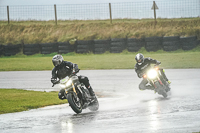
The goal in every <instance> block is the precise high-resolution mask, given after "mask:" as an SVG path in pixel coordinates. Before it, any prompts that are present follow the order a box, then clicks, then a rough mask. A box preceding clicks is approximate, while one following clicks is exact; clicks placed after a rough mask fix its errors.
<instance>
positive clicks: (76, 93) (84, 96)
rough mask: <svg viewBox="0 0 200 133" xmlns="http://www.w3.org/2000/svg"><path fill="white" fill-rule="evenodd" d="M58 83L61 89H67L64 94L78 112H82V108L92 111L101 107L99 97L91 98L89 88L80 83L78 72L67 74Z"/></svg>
mask: <svg viewBox="0 0 200 133" xmlns="http://www.w3.org/2000/svg"><path fill="white" fill-rule="evenodd" d="M58 83H59V84H60V87H61V89H64V90H65V93H64V96H65V98H66V99H67V100H68V103H69V105H70V106H71V108H72V109H73V110H74V112H76V113H77V114H78V113H81V112H82V110H83V109H86V108H88V109H89V110H91V111H97V110H98V109H99V102H98V100H97V98H96V97H95V99H91V95H90V93H89V91H88V89H87V88H86V87H85V85H84V84H83V83H80V81H79V79H78V76H77V75H76V74H72V75H70V76H66V77H65V78H63V79H61V80H60V81H59V82H58ZM54 85H55V84H54ZM54 85H53V86H54ZM53 86H52V87H53Z"/></svg>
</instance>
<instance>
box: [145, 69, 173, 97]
mask: <svg viewBox="0 0 200 133" xmlns="http://www.w3.org/2000/svg"><path fill="white" fill-rule="evenodd" d="M143 78H146V79H147V81H148V83H147V84H150V85H151V86H154V91H155V93H156V92H157V93H158V94H160V95H162V96H163V97H164V98H166V97H167V96H168V94H167V92H169V91H170V89H171V88H170V87H169V83H168V82H167V81H166V80H165V79H164V78H163V77H162V74H161V72H160V69H159V67H158V66H157V65H155V66H154V67H151V68H150V69H149V70H147V72H146V73H145V74H144V75H143Z"/></svg>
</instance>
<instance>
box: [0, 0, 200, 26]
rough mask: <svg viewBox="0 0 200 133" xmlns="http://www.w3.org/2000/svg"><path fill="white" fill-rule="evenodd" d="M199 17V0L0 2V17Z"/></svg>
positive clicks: (65, 18)
mask: <svg viewBox="0 0 200 133" xmlns="http://www.w3.org/2000/svg"><path fill="white" fill-rule="evenodd" d="M191 17H200V0H168V1H138V2H127V3H99V4H71V5H38V6H37V5H34V6H31V5H30V6H25V5H22V6H14V5H12V6H0V21H8V23H9V22H10V21H27V20H29V21H30V20H31V21H33V20H34V21H49V20H55V21H56V24H57V20H105V19H110V20H111V22H112V19H153V18H191Z"/></svg>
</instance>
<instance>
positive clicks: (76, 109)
mask: <svg viewBox="0 0 200 133" xmlns="http://www.w3.org/2000/svg"><path fill="white" fill-rule="evenodd" d="M67 100H68V102H69V105H70V106H71V108H72V109H73V110H74V112H76V113H77V114H78V113H81V112H82V106H81V102H80V101H78V100H77V98H76V97H75V96H74V95H73V94H72V93H68V94H67Z"/></svg>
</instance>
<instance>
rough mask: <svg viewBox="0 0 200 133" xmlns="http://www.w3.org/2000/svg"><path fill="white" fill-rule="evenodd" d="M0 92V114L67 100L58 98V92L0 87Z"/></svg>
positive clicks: (61, 102)
mask: <svg viewBox="0 0 200 133" xmlns="http://www.w3.org/2000/svg"><path fill="white" fill-rule="evenodd" d="M0 94H1V95H0V103H1V104H0V114H5V113H13V112H20V111H26V110H29V109H35V108H39V107H44V106H48V105H57V104H63V103H66V102H67V100H60V99H59V98H58V92H39V91H27V90H19V89H0Z"/></svg>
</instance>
